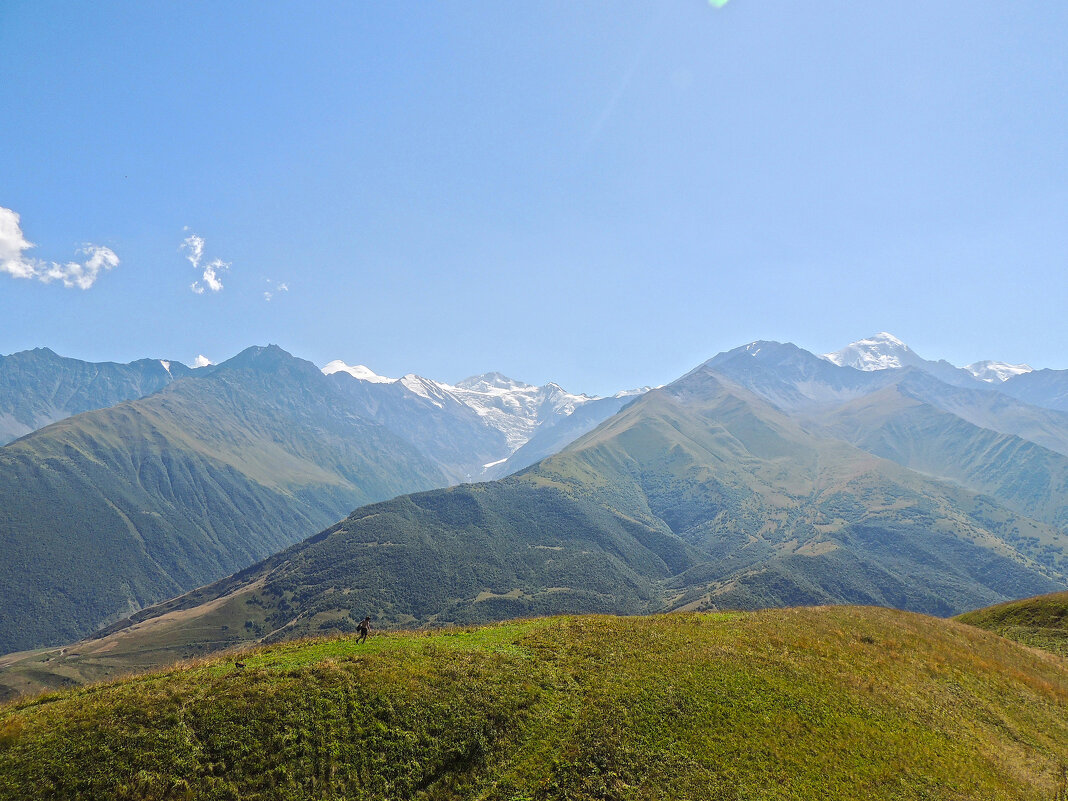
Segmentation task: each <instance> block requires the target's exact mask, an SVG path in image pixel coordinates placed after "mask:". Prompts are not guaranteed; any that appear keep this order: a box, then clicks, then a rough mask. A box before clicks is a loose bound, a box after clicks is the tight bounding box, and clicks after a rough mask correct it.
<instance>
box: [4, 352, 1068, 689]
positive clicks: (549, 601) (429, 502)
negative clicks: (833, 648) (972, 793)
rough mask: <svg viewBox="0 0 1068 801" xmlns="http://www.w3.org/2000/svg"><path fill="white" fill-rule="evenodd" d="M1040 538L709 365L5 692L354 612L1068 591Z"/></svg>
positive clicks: (154, 616)
mask: <svg viewBox="0 0 1068 801" xmlns="http://www.w3.org/2000/svg"><path fill="white" fill-rule="evenodd" d="M838 369H840V368H838ZM1052 547H1057V548H1061V547H1063V536H1062V535H1061V534H1060V532H1058V531H1057V530H1056V529H1054V528H1052V527H1051V526H1049V525H1047V524H1044V523H1041V522H1038V521H1035V520H1032V519H1029V518H1025V517H1022V516H1020V515H1018V514H1016V513H1014V512H1012V511H1011V510H1009V509H1007V508H1005V507H1003V506H999V505H998V504H996V503H995V502H993V501H992V500H991V499H989V498H985V497H982V496H978V495H975V494H972V493H970V492H968V491H967V490H964V489H962V488H960V487H957V486H954V485H952V484H949V483H944V482H939V481H936V480H934V479H932V478H930V477H928V476H923V475H921V474H919V473H916V472H914V471H911V470H908V469H906V468H904V467H902V466H899V465H897V464H895V463H894V462H891V461H887V460H884V459H880V458H877V457H875V456H873V455H871V454H869V453H866V452H864V451H862V450H859V449H857V448H855V447H853V446H850V445H848V444H846V443H844V442H842V441H840V440H837V439H833V438H827V437H822V436H819V435H816V434H813V433H810V432H808V431H807V430H805V429H804V428H803V427H801V426H800V425H799V424H798V423H797V422H796V421H795V420H793V419H792V418H790V417H788V416H787V415H785V414H784V413H782V412H781V411H779V410H777V409H775V408H774V407H772V406H770V405H769V404H768V403H766V402H765V401H763V400H762V399H760V398H758V397H756V396H754V395H753V394H752V393H750V392H748V391H747V390H744V389H742V388H741V387H739V386H737V385H735V384H732V383H731V382H729V381H727V380H726V379H724V378H723V377H722V376H719V375H717V374H716V373H715V372H714V371H713V370H711V369H710V368H707V367H706V368H702V369H699V370H697V371H694V372H693V373H691V374H689V375H688V376H686V377H684V378H683V379H680V380H679V381H677V382H675V383H674V384H672V385H669V386H668V387H665V388H664V389H661V390H654V391H652V392H650V393H648V394H646V395H644V396H643V397H641V398H639V399H637V400H635V401H634V402H632V403H631V404H630V405H628V406H627V407H626V408H625V409H624V410H623V411H621V412H620V413H619V414H617V415H616V416H614V417H613V418H611V419H610V420H609V421H607V422H606V423H605V424H603V425H601V426H600V427H598V428H597V429H596V430H594V431H592V432H590V433H589V434H587V435H585V436H584V437H582V438H580V439H579V440H577V441H576V442H575V443H573V444H572V445H571V446H569V447H568V448H566V449H565V450H564V451H562V452H561V453H559V454H557V455H555V456H553V457H550V458H548V459H545V460H543V461H542V462H540V463H538V464H537V465H535V466H534V467H532V468H529V469H528V470H525V471H523V472H521V473H519V474H517V475H514V476H511V477H509V478H506V479H502V480H499V481H495V482H489V483H485V484H472V485H461V486H458V487H452V488H449V489H444V490H433V491H430V492H425V493H419V494H414V495H409V496H403V497H399V498H395V499H393V500H390V501H385V502H381V503H377V504H372V505H369V506H365V507H363V508H360V509H357V510H356V511H355V512H353V513H352V514H351V515H349V517H348V518H346V519H345V520H343V521H342V522H340V523H338V524H336V525H335V526H333V527H331V528H329V529H327V530H325V531H323V532H322V533H320V534H318V535H316V536H314V537H311V538H310V539H308V540H306V541H304V542H301V543H299V544H297V545H294V546H292V547H290V548H289V549H287V550H285V551H282V552H281V553H278V554H276V555H274V556H272V557H270V558H268V559H266V560H264V561H262V562H260V563H259V564H257V565H254V566H253V567H250V568H248V569H247V570H244V571H242V572H241V573H239V574H237V575H235V576H233V577H231V578H228V579H225V580H222V581H219V582H216V583H214V584H211V585H208V586H206V587H202V588H200V589H198V590H195V591H193V592H191V593H188V594H186V595H184V596H181V597H178V598H175V599H172V600H170V601H167V602H165V603H162V604H159V605H157V606H154V607H151V608H148V609H145V610H142V611H140V612H138V613H136V614H134V615H133V616H132V617H130V618H128V619H126V620H123V621H119V622H118V623H116V624H115V625H114V626H112V627H111V628H110V629H107V630H105V631H104V632H102V633H101V634H99V635H98V636H97V637H95V638H93V639H90V640H87V641H85V642H83V643H79V644H78V645H77V646H76V647H73V648H72V649H71V651H72V653H70V654H65V655H64V656H63V658H62V659H56V658H55V656H56V654H55V653H54V652H38V653H32V654H23V655H16V656H12V657H11V658H9V659H7V660H5V665H4V666H0V677H2V678H0V683H2V684H3V685H5V686H6V687H7V688H8V692H24V691H26V690H32V689H33V688H34V687H40V686H57V685H61V684H63V683H65V682H81V681H85V680H92V679H95V678H99V677H102V676H107V675H117V674H118V673H121V672H127V671H129V670H131V669H146V668H151V667H154V666H161V665H165V664H168V663H169V662H172V661H174V660H175V659H179V658H187V657H190V656H196V655H200V654H204V653H208V652H211V651H213V650H217V649H219V648H223V647H227V646H232V645H237V644H241V643H248V642H254V641H258V640H266V641H275V640H280V639H285V638H292V637H299V636H306V635H315V634H322V633H326V632H331V631H342V632H344V631H352V630H353V628H354V627H355V624H356V621H357V620H359V619H360V618H362V617H363V615H364V614H366V613H368V612H370V613H373V614H374V615H375V616H376V619H377V620H378V621H379V623H380V624H381V625H384V626H392V627H398V626H411V625H440V624H443V623H460V624H470V623H479V622H487V621H492V620H501V619H507V618H512V617H522V616H527V615H545V614H555V613H560V612H612V613H618V614H635V613H649V612H656V611H663V610H669V609H686V610H710V609H756V608H762V607H773V606H793V605H804V604H819V603H855V604H872V605H882V606H890V607H895V608H904V609H910V610H913V611H919V612H925V613H929V614H937V615H951V614H956V613H960V612H962V611H964V610H967V609H974V608H977V607H982V606H988V605H990V604H992V603H998V602H1000V601H1005V600H1009V599H1012V598H1019V597H1023V596H1031V595H1036V594H1039V593H1045V592H1050V591H1054V590H1059V589H1063V587H1064V586H1065V579H1066V577H1065V575H1064V574H1063V573H1062V572H1058V570H1057V566H1058V565H1059V564H1061V562H1060V561H1059V560H1044V557H1045V556H1046V554H1048V553H1049V552H1050V551H1049V550H1048V549H1049V548H1052ZM1057 553H1058V554H1060V553H1061V551H1060V550H1058V551H1057ZM44 660H48V661H47V662H45V661H44ZM109 672H110V673H109Z"/></svg>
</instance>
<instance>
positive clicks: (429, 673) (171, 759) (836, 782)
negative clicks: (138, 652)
mask: <svg viewBox="0 0 1068 801" xmlns="http://www.w3.org/2000/svg"><path fill="white" fill-rule="evenodd" d="M237 661H241V662H242V663H243V664H244V665H245V666H244V667H243V668H240V667H237V665H236V662H237ZM1066 763H1068V662H1065V661H1064V660H1061V659H1058V658H1055V657H1048V656H1043V655H1040V654H1038V653H1037V652H1035V651H1032V650H1029V649H1026V648H1022V647H1021V646H1019V645H1018V644H1016V643H1013V642H1010V641H1007V640H1005V639H1003V638H1000V637H997V636H995V635H993V634H991V633H988V632H985V631H982V630H980V629H977V628H973V627H970V626H964V625H961V624H959V623H955V622H953V621H945V620H939V619H935V618H929V617H924V616H920V615H913V614H908V613H902V612H896V611H891V610H885V609H873V608H857V607H835V608H810V609H797V610H778V611H768V612H758V613H744V614H738V613H733V614H713V615H707V614H704V615H702V614H685V615H681V614H680V615H666V616H654V617H645V618H617V617H608V616H574V617H556V618H545V619H537V620H526V621H518V622H512V623H506V624H500V625H495V626H488V627H483V628H470V629H455V630H444V631H437V632H434V633H426V632H414V633H405V634H386V635H383V634H378V635H375V636H372V638H371V639H370V640H369V641H368V642H367V643H365V644H362V645H357V644H356V643H355V641H354V640H352V639H349V638H334V639H323V640H311V641H305V642H297V643H285V644H277V645H272V646H267V647H264V648H261V649H258V650H255V651H250V652H247V653H244V654H242V655H241V656H240V657H235V656H233V655H231V656H227V657H224V658H217V659H211V660H204V661H202V662H197V663H189V664H186V665H184V666H181V667H179V668H176V669H173V670H171V671H168V672H166V673H160V674H152V675H145V676H139V677H135V678H131V679H127V680H124V681H120V682H115V683H111V684H104V685H98V686H95V687H90V688H83V689H78V690H73V691H68V692H63V693H54V694H50V695H46V696H41V697H39V698H37V699H33V700H27V701H22V702H19V703H16V704H9V705H7V706H6V707H2V708H0V798H3V799H8V798H10V799H16V798H17V799H32V798H116V799H123V798H138V799H172V798H198V799H200V798H204V799H216V798H219V799H222V798H241V799H312V798H347V799H363V798H366V799H370V798H383V799H384V798H425V799H445V798H449V799H452V798H470V799H514V800H515V801H518V800H519V799H554V798H560V799H564V798H567V799H652V798H664V799H669V798H670V799H676V798H681V799H687V798H688V799H815V798H819V799H859V798H864V799H946V800H947V801H948V800H949V799H966V798H967V799H971V798H974V799H1036V800H1037V799H1044V800H1046V801H1052V800H1053V799H1054V798H1055V796H1056V793H1057V792H1058V782H1059V781H1060V778H1061V776H1062V766H1063V765H1065V764H1066Z"/></svg>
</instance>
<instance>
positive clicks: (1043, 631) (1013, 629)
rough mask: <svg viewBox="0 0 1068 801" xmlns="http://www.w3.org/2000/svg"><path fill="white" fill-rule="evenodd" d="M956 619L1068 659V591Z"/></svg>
mask: <svg viewBox="0 0 1068 801" xmlns="http://www.w3.org/2000/svg"><path fill="white" fill-rule="evenodd" d="M957 620H959V621H960V622H962V623H967V624H968V625H970V626H979V627H980V628H984V629H989V630H990V631H993V632H996V633H998V634H1000V635H1001V636H1002V637H1008V638H1009V639H1010V640H1016V641H1017V642H1022V643H1023V644H1024V645H1030V646H1033V647H1035V648H1042V649H1043V650H1046V651H1051V652H1052V653H1055V654H1060V655H1061V656H1063V657H1068V592H1057V593H1053V594H1051V595H1042V596H1039V597H1038V598H1026V599H1024V600H1022V601H1009V602H1008V603H1003V604H998V605H997V606H991V607H989V608H987V609H977V610H975V611H974V612H966V613H964V614H963V615H960V616H959V617H958V618H957Z"/></svg>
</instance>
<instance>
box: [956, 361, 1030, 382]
mask: <svg viewBox="0 0 1068 801" xmlns="http://www.w3.org/2000/svg"><path fill="white" fill-rule="evenodd" d="M964 369H965V370H967V371H968V372H969V373H971V374H972V375H974V376H975V377H976V378H978V379H979V380H980V381H986V382H987V383H988V384H1000V383H1002V382H1003V381H1008V380H1009V379H1010V378H1012V377H1013V376H1018V375H1023V374H1024V373H1031V372H1034V368H1033V367H1031V366H1030V365H1027V364H1009V363H1008V362H996V361H990V360H987V361H982V362H976V363H975V364H969V365H968V366H967V367H965V368H964Z"/></svg>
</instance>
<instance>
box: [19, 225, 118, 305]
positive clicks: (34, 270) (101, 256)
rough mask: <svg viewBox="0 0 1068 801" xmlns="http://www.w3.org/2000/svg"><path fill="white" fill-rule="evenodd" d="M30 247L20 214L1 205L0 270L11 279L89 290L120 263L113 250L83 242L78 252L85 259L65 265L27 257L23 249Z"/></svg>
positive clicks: (32, 245) (31, 245)
mask: <svg viewBox="0 0 1068 801" xmlns="http://www.w3.org/2000/svg"><path fill="white" fill-rule="evenodd" d="M32 247H35V246H34V244H33V243H32V242H30V241H29V240H27V239H26V237H25V236H24V235H23V233H22V226H21V225H20V224H19V215H18V214H17V213H16V212H14V211H12V210H11V209H6V208H4V207H3V206H0V273H7V274H8V275H10V276H11V277H12V278H32V279H36V280H37V281H40V282H41V283H43V284H50V283H52V282H53V281H62V282H63V286H65V287H67V288H68V289H73V288H75V287H77V288H78V289H89V287H91V286H92V285H93V284H95V283H96V279H97V278H99V277H100V273H102V272H106V271H107V270H111V269H113V268H115V267H117V266H118V265H119V257H118V256H116V255H115V251H113V250H112V249H111V248H106V247H103V246H101V245H88V244H87V245H84V246H83V247H82V248H81V249H79V250H78V254H79V255H84V256H86V257H87V258H86V259H85V261H83V262H76V261H69V262H67V263H66V264H59V263H58V262H54V261H42V260H41V259H28V258H26V257H25V255H24V252H25V251H27V250H29V249H30V248H32Z"/></svg>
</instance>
